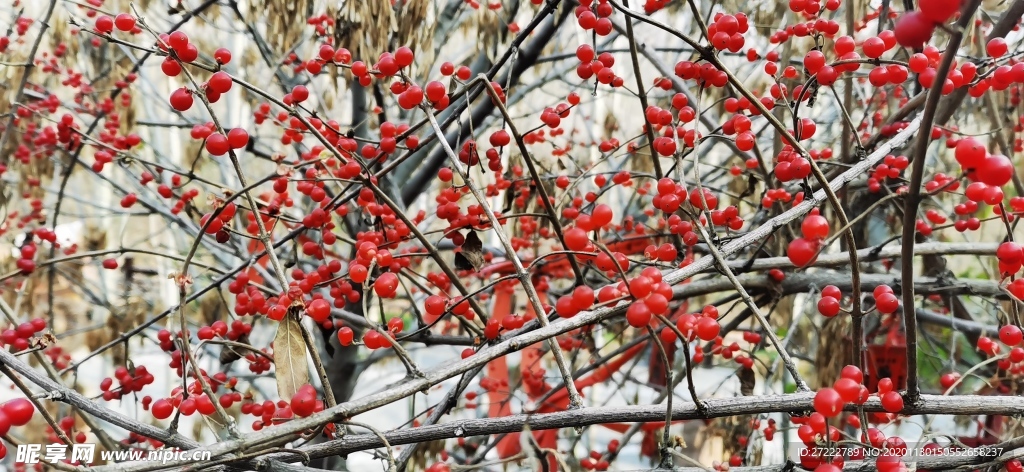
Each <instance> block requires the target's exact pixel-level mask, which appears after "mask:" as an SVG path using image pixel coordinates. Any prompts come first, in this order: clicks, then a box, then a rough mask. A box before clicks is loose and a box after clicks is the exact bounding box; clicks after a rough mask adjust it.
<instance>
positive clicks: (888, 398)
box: [882, 391, 903, 413]
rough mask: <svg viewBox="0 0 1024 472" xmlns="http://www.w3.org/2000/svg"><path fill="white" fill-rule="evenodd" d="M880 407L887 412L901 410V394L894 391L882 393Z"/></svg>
mask: <svg viewBox="0 0 1024 472" xmlns="http://www.w3.org/2000/svg"><path fill="white" fill-rule="evenodd" d="M882 409H884V410H885V411H888V412H889V413H899V412H900V411H901V410H903V396H902V395H900V393H899V392H896V391H891V392H888V393H886V394H884V395H882Z"/></svg>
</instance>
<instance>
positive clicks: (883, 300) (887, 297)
mask: <svg viewBox="0 0 1024 472" xmlns="http://www.w3.org/2000/svg"><path fill="white" fill-rule="evenodd" d="M875 306H876V307H878V311H880V312H882V313H885V314H889V313H895V312H896V310H897V309H898V308H899V307H900V299H899V298H897V297H896V295H894V294H892V293H883V294H881V295H880V296H877V297H875Z"/></svg>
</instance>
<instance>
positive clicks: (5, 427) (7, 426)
mask: <svg viewBox="0 0 1024 472" xmlns="http://www.w3.org/2000/svg"><path fill="white" fill-rule="evenodd" d="M10 430H11V419H10V418H8V417H7V415H6V414H5V413H4V412H3V411H0V436H5V435H6V434H7V432H8V431H10Z"/></svg>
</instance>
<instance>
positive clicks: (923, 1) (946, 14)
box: [917, 0, 960, 23]
mask: <svg viewBox="0 0 1024 472" xmlns="http://www.w3.org/2000/svg"><path fill="white" fill-rule="evenodd" d="M917 9H918V10H921V14H923V15H924V16H925V18H928V19H929V20H931V21H933V22H935V23H945V22H947V21H949V19H950V17H952V16H953V15H955V14H956V13H957V12H959V11H960V0H920V1H919V2H918V3H917Z"/></svg>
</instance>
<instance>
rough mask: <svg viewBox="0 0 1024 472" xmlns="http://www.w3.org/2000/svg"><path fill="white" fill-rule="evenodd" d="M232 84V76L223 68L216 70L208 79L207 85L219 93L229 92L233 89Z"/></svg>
mask: <svg viewBox="0 0 1024 472" xmlns="http://www.w3.org/2000/svg"><path fill="white" fill-rule="evenodd" d="M231 84H232V82H231V76H230V75H228V73H227V72H224V71H222V70H219V71H217V72H214V73H213V75H211V76H210V80H208V81H206V86H207V87H209V88H210V90H213V91H214V92H217V93H227V92H228V91H229V90H231Z"/></svg>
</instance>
